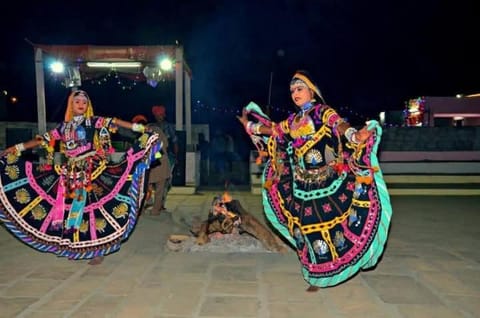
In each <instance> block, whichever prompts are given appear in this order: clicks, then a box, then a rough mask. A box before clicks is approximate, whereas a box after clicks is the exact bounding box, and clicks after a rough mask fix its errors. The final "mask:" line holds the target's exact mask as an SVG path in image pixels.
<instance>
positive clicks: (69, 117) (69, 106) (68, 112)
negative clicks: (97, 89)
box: [65, 90, 93, 122]
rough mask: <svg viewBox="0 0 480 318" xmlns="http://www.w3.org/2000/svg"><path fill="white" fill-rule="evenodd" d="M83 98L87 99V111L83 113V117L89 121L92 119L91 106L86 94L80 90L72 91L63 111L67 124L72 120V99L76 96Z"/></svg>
mask: <svg viewBox="0 0 480 318" xmlns="http://www.w3.org/2000/svg"><path fill="white" fill-rule="evenodd" d="M80 95H81V96H84V97H85V98H86V99H87V110H86V111H85V114H84V116H85V117H86V118H87V119H89V118H91V117H93V106H92V101H91V100H90V97H89V96H88V94H87V92H85V91H82V90H77V91H73V92H72V93H71V94H70V96H68V103H67V110H66V111H65V121H66V122H68V121H70V120H72V118H73V98H74V97H76V96H80Z"/></svg>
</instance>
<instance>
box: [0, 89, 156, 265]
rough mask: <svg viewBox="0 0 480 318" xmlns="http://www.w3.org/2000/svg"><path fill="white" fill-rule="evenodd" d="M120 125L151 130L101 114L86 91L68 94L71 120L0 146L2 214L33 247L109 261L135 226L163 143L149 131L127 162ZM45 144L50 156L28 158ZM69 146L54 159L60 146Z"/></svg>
mask: <svg viewBox="0 0 480 318" xmlns="http://www.w3.org/2000/svg"><path fill="white" fill-rule="evenodd" d="M118 126H121V127H124V128H127V129H132V130H133V131H136V132H142V133H143V132H144V131H145V127H144V126H143V125H141V124H132V123H129V122H126V121H123V120H120V119H117V118H109V117H98V116H94V115H93V108H92V103H91V100H90V98H89V96H88V95H87V93H86V92H84V91H81V90H77V91H75V92H72V93H71V94H70V96H69V98H68V105H67V110H66V113H65V121H64V122H62V123H60V124H58V125H57V126H56V127H55V128H54V129H53V130H51V131H49V132H47V133H45V134H44V135H43V136H37V137H36V138H35V139H33V140H30V141H27V142H24V143H19V144H17V145H15V146H12V147H9V148H7V149H6V150H5V151H3V152H2V153H1V154H0V220H2V221H3V222H4V223H5V226H6V228H7V229H8V230H10V231H11V232H12V233H13V234H14V235H15V236H16V237H17V238H19V239H20V240H22V241H23V242H25V243H27V244H28V245H30V246H31V247H33V248H35V249H37V250H39V251H42V252H50V253H54V254H56V255H58V256H63V257H68V258H70V259H75V260H79V259H90V262H89V264H92V265H96V264H99V263H101V262H102V260H103V256H104V255H107V254H109V253H112V252H115V251H117V250H118V249H119V248H120V244H121V242H122V241H123V240H125V239H126V238H127V237H128V236H129V234H130V233H131V231H132V229H133V228H134V226H135V224H136V221H137V216H138V209H139V207H140V205H141V201H142V199H143V191H144V187H145V185H144V176H145V170H146V169H148V167H149V165H150V162H151V161H152V160H155V156H156V154H158V151H159V150H160V147H161V144H159V143H157V139H158V135H156V134H151V133H144V134H143V135H142V137H140V138H139V140H138V142H136V143H135V144H134V145H133V146H132V147H131V148H129V149H128V150H127V151H126V152H125V155H124V157H123V158H122V159H121V160H120V161H119V162H116V163H114V162H111V161H110V160H109V157H110V156H109V155H110V154H111V153H112V152H113V151H114V149H113V147H112V145H111V141H110V134H111V133H114V132H116V129H117V127H118ZM35 147H42V148H43V149H44V150H45V151H46V160H42V161H41V162H32V161H26V160H23V159H22V157H21V153H22V151H24V150H25V149H31V148H35ZM56 149H58V150H59V151H60V152H61V153H62V154H63V157H64V158H63V160H61V161H62V162H61V163H56V162H57V161H58V160H54V153H55V150H56Z"/></svg>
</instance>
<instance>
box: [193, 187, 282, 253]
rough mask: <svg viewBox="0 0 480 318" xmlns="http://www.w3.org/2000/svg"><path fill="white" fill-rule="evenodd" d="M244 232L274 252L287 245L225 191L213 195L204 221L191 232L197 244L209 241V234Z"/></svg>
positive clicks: (280, 250)
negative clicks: (215, 195) (222, 193)
mask: <svg viewBox="0 0 480 318" xmlns="http://www.w3.org/2000/svg"><path fill="white" fill-rule="evenodd" d="M242 232H246V233H248V234H250V235H252V236H253V237H255V238H256V239H258V240H259V241H260V242H261V243H262V244H263V246H264V247H265V248H266V249H267V250H269V251H274V252H280V253H285V252H287V247H286V245H285V244H284V243H283V241H282V240H281V239H280V238H279V237H278V236H276V235H275V234H274V233H273V232H272V231H271V230H270V229H269V228H267V227H266V226H265V225H263V224H262V223H261V222H260V221H259V220H258V219H257V218H256V217H255V216H253V215H252V214H250V213H248V212H247V211H246V210H245V209H244V208H243V207H242V205H241V204H240V202H239V201H237V200H232V198H231V197H230V196H229V195H228V194H227V193H225V194H224V195H223V197H219V196H217V197H215V198H214V199H213V202H212V207H211V209H210V211H209V213H208V218H207V220H206V221H203V222H201V224H200V226H199V227H198V228H197V230H194V229H193V228H192V233H193V234H194V235H195V236H197V239H196V243H197V244H199V245H203V244H207V243H208V242H210V237H209V235H212V234H216V233H221V234H232V233H242Z"/></svg>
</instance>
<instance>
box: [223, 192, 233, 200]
mask: <svg viewBox="0 0 480 318" xmlns="http://www.w3.org/2000/svg"><path fill="white" fill-rule="evenodd" d="M222 201H223V202H224V203H228V202H231V201H232V196H231V195H230V194H228V192H224V193H223V196H222Z"/></svg>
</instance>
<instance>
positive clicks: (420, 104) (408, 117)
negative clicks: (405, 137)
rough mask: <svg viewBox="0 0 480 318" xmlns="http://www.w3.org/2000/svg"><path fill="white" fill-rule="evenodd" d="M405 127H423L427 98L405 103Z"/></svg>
mask: <svg viewBox="0 0 480 318" xmlns="http://www.w3.org/2000/svg"><path fill="white" fill-rule="evenodd" d="M405 104H406V105H405V110H404V114H405V125H406V126H408V127H421V126H423V123H424V118H423V117H424V113H425V98H424V97H418V98H413V99H410V100H408V102H406V103H405Z"/></svg>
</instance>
